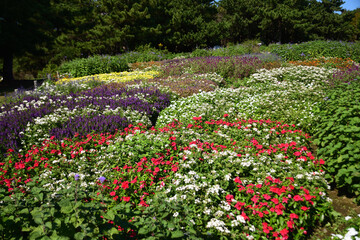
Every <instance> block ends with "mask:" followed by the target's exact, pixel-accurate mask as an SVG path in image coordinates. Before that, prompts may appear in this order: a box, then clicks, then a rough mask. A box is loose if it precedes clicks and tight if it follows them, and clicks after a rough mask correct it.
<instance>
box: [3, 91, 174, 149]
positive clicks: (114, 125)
mask: <svg viewBox="0 0 360 240" xmlns="http://www.w3.org/2000/svg"><path fill="white" fill-rule="evenodd" d="M169 103H170V96H169V94H166V93H161V92H160V91H158V90H156V89H147V88H138V89H126V88H121V89H111V88H109V87H107V86H106V85H104V86H101V87H98V88H95V89H93V90H87V91H83V92H79V93H71V94H69V95H55V96H54V95H44V96H38V95H34V96H26V97H24V98H23V99H22V101H20V102H15V103H12V104H8V105H4V106H2V111H1V114H0V129H1V131H0V142H1V145H0V146H1V147H0V149H2V151H4V152H5V151H6V150H7V149H8V148H15V149H19V148H21V146H31V144H36V143H39V142H42V141H43V140H44V139H46V138H49V137H50V136H52V135H54V136H56V138H57V139H61V138H63V137H72V136H74V134H75V133H78V134H80V135H83V136H85V135H87V134H89V133H92V132H98V133H100V132H104V133H105V132H114V131H115V130H116V129H123V127H125V126H127V125H128V124H130V123H137V122H142V123H144V124H146V125H147V126H151V125H152V124H154V122H153V123H152V122H151V121H155V118H156V116H157V114H158V113H159V112H160V111H161V110H163V109H164V108H165V107H167V106H168V105H169ZM110 122H111V124H110V125H109V123H110Z"/></svg>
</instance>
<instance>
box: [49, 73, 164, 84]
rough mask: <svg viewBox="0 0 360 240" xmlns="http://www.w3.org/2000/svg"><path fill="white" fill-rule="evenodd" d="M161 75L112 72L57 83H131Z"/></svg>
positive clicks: (62, 80) (61, 80)
mask: <svg viewBox="0 0 360 240" xmlns="http://www.w3.org/2000/svg"><path fill="white" fill-rule="evenodd" d="M158 75H159V72H158V71H133V72H112V73H104V74H96V75H91V76H84V77H78V78H62V79H60V80H59V81H57V82H56V84H62V83H66V82H74V81H81V82H83V83H84V82H88V81H92V80H97V81H102V82H106V83H112V82H129V81H133V80H136V79H142V80H145V79H153V78H154V77H157V76H158Z"/></svg>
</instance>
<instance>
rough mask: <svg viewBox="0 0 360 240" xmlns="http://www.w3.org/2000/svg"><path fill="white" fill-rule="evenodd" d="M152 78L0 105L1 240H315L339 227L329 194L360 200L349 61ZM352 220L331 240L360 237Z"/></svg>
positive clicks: (167, 64) (277, 59)
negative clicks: (340, 192)
mask: <svg viewBox="0 0 360 240" xmlns="http://www.w3.org/2000/svg"><path fill="white" fill-rule="evenodd" d="M137 65H140V66H148V65H147V64H137ZM154 66H155V68H151V66H150V68H149V67H147V68H146V69H143V70H134V71H133V72H122V73H110V74H98V75H93V76H82V77H78V78H66V79H60V80H59V81H57V82H55V83H52V82H47V83H45V84H43V85H42V86H41V87H39V88H37V89H35V90H32V91H25V92H23V93H17V94H16V95H13V96H12V97H10V98H11V99H10V100H9V101H8V102H7V103H5V104H3V105H2V106H1V111H0V149H1V152H2V155H1V156H0V209H1V211H0V236H1V237H2V238H3V239H170V238H179V239H310V238H311V236H312V234H313V232H314V230H315V229H316V228H317V227H318V226H320V225H325V224H327V223H329V222H331V221H332V220H333V219H334V210H333V208H332V205H331V199H330V198H329V196H328V194H327V191H328V190H329V189H330V188H331V187H334V186H336V187H337V188H341V189H346V190H347V193H348V194H350V195H351V196H353V197H354V198H355V199H356V201H357V203H359V202H360V193H359V192H360V186H359V182H360V174H359V172H360V165H359V155H360V150H359V149H360V145H359V143H360V141H359V132H360V130H359V129H360V125H359V124H360V118H359V116H360V103H359V99H360V82H359V77H360V69H359V64H358V63H357V62H355V61H352V60H350V59H342V58H338V57H332V58H329V57H327V58H315V59H310V58H309V59H304V60H301V61H296V62H295V61H293V62H290V61H285V60H281V56H279V55H277V56H275V55H271V54H268V53H267V54H247V55H243V56H236V57H235V56H233V57H214V56H208V57H195V58H183V59H175V60H167V61H164V62H162V63H161V64H154ZM154 69H156V70H154ZM357 220H359V221H357ZM359 222H360V216H354V217H353V220H352V223H351V224H352V225H350V226H349V228H348V229H345V230H344V231H343V232H336V233H337V235H335V234H333V235H332V236H328V237H329V238H331V237H332V238H334V239H341V238H343V235H346V234H347V235H346V236H350V238H346V239H351V236H353V237H356V238H358V237H359V235H357V234H358V232H359V228H360V225H359ZM350 227H351V228H350ZM349 229H350V230H349Z"/></svg>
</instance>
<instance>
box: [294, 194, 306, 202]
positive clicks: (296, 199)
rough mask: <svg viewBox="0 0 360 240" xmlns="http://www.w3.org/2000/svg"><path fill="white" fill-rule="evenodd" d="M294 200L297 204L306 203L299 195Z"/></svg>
mask: <svg viewBox="0 0 360 240" xmlns="http://www.w3.org/2000/svg"><path fill="white" fill-rule="evenodd" d="M293 199H294V201H295V202H298V201H304V200H303V198H302V197H300V196H299V195H295V196H294V198H293Z"/></svg>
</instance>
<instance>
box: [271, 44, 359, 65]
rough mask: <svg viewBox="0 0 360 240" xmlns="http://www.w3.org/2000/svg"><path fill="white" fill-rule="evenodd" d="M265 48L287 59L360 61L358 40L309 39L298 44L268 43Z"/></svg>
mask: <svg viewBox="0 0 360 240" xmlns="http://www.w3.org/2000/svg"><path fill="white" fill-rule="evenodd" d="M267 50H268V51H270V52H272V53H274V54H277V55H279V56H280V57H281V58H282V59H284V60H287V61H297V60H305V59H311V58H320V57H337V58H344V59H346V58H350V59H352V60H353V61H356V62H359V61H360V42H355V43H348V42H341V41H340V42H339V41H311V42H304V43H300V44H282V45H279V44H270V45H269V46H268V47H267Z"/></svg>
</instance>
